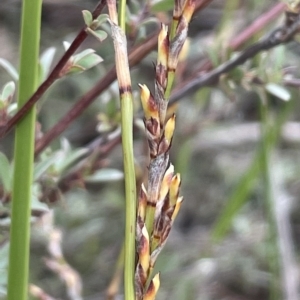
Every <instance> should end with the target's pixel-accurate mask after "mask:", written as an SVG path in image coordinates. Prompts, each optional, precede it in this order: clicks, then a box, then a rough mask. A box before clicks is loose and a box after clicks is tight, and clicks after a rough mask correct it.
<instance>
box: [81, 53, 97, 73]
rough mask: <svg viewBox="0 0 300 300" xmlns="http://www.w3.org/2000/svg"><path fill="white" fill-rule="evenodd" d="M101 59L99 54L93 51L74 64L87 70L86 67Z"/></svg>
mask: <svg viewBox="0 0 300 300" xmlns="http://www.w3.org/2000/svg"><path fill="white" fill-rule="evenodd" d="M102 61H103V59H102V58H101V57H100V56H99V55H97V54H95V53H93V54H90V55H87V56H85V57H84V58H82V59H81V60H80V61H78V62H77V64H76V66H79V67H82V68H83V69H84V70H88V69H90V68H92V67H94V66H96V65H98V64H99V63H101V62H102Z"/></svg>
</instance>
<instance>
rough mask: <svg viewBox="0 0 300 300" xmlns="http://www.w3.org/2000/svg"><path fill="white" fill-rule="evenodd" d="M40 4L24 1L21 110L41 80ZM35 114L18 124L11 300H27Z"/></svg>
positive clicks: (14, 182) (29, 115) (12, 224)
mask: <svg viewBox="0 0 300 300" xmlns="http://www.w3.org/2000/svg"><path fill="white" fill-rule="evenodd" d="M41 5H42V1H41V0H36V1H31V0H23V10H22V27H21V48H20V77H19V93H18V106H19V107H21V106H22V105H24V103H25V102H26V100H27V99H28V98H29V97H30V96H31V95H32V94H33V92H34V91H35V88H36V85H37V79H38V56H39V40H40V22H41ZM35 118H36V111H35V108H32V109H31V111H30V112H29V113H28V114H27V115H26V116H25V117H24V118H23V119H22V121H20V123H18V124H17V127H16V136H15V153H14V162H15V169H14V179H13V192H12V217H11V231H10V257H9V275H8V297H7V299H8V300H27V298H28V268H29V237H30V207H31V205H30V204H31V186H32V174H33V157H34V129H35Z"/></svg>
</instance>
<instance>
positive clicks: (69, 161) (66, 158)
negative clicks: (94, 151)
mask: <svg viewBox="0 0 300 300" xmlns="http://www.w3.org/2000/svg"><path fill="white" fill-rule="evenodd" d="M89 151H90V150H89V149H88V148H80V149H77V150H74V151H71V152H65V153H64V155H63V157H62V159H61V160H60V161H59V162H58V164H57V165H56V168H57V172H58V174H61V173H62V172H64V171H65V170H67V169H68V168H69V167H70V166H72V165H73V164H74V163H75V162H76V161H78V160H79V159H81V158H83V157H84V156H86V155H87V154H88V153H89Z"/></svg>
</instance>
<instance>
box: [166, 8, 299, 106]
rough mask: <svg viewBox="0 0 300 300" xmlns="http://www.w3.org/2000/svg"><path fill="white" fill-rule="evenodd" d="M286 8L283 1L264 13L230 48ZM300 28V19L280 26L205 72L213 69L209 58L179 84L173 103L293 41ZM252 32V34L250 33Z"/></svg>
mask: <svg viewBox="0 0 300 300" xmlns="http://www.w3.org/2000/svg"><path fill="white" fill-rule="evenodd" d="M284 8H285V5H284V4H282V3H279V4H277V5H276V6H274V7H273V8H272V9H271V10H270V11H269V12H267V13H265V14H264V15H262V16H261V17H260V18H259V19H257V20H256V21H255V22H254V23H252V24H251V25H250V26H249V27H248V28H247V29H245V30H244V31H243V32H242V33H241V34H239V35H238V36H237V37H236V38H235V39H234V40H233V41H232V42H231V43H230V48H232V49H233V50H236V49H237V48H239V47H240V46H241V45H242V44H243V43H244V42H245V41H246V40H247V39H249V37H250V36H251V35H254V34H255V33H256V32H257V31H258V30H261V29H262V28H263V27H264V26H265V25H266V24H267V23H269V22H270V21H272V20H273V19H274V18H275V17H277V16H278V15H279V13H280V12H282V11H283V10H284ZM298 29H299V19H297V20H295V21H294V23H293V24H291V25H290V26H288V25H286V24H285V25H283V26H282V27H280V28H277V29H275V30H273V31H272V32H271V33H270V34H269V35H268V36H266V37H265V38H264V39H262V40H261V41H259V42H257V43H254V44H252V45H251V46H249V47H247V48H246V49H245V50H244V51H242V52H241V53H240V54H239V55H238V56H236V57H235V58H233V59H231V60H229V61H227V62H225V63H223V64H222V65H220V66H219V67H217V68H216V69H214V70H212V71H210V72H209V73H205V72H207V71H209V70H211V69H212V67H213V66H212V63H211V61H210V60H207V61H205V62H204V64H202V66H201V69H200V70H198V71H197V74H196V75H194V76H192V77H190V78H189V79H187V80H186V81H185V82H184V83H182V84H181V85H180V86H177V88H176V89H175V91H174V93H172V96H171V99H170V101H171V103H175V102H177V101H178V100H180V99H181V98H182V97H184V95H186V94H187V93H192V92H194V91H196V90H198V89H199V88H200V87H203V86H208V85H211V84H214V83H216V81H217V80H218V79H219V77H220V75H222V74H224V73H226V72H229V71H231V70H232V69H234V68H235V67H237V66H238V65H241V64H243V63H244V62H245V61H247V60H248V59H250V58H252V57H254V56H255V55H256V54H258V53H260V52H262V51H264V50H269V49H271V48H273V47H275V46H277V45H280V44H284V43H288V42H289V41H291V39H292V37H293V35H294V34H295V33H296V32H297V30H298ZM250 34H251V35H250Z"/></svg>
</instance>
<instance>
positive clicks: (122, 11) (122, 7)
mask: <svg viewBox="0 0 300 300" xmlns="http://www.w3.org/2000/svg"><path fill="white" fill-rule="evenodd" d="M118 16H119V26H120V27H121V28H122V29H123V31H124V32H126V0H121V1H120V2H119V12H118Z"/></svg>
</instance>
